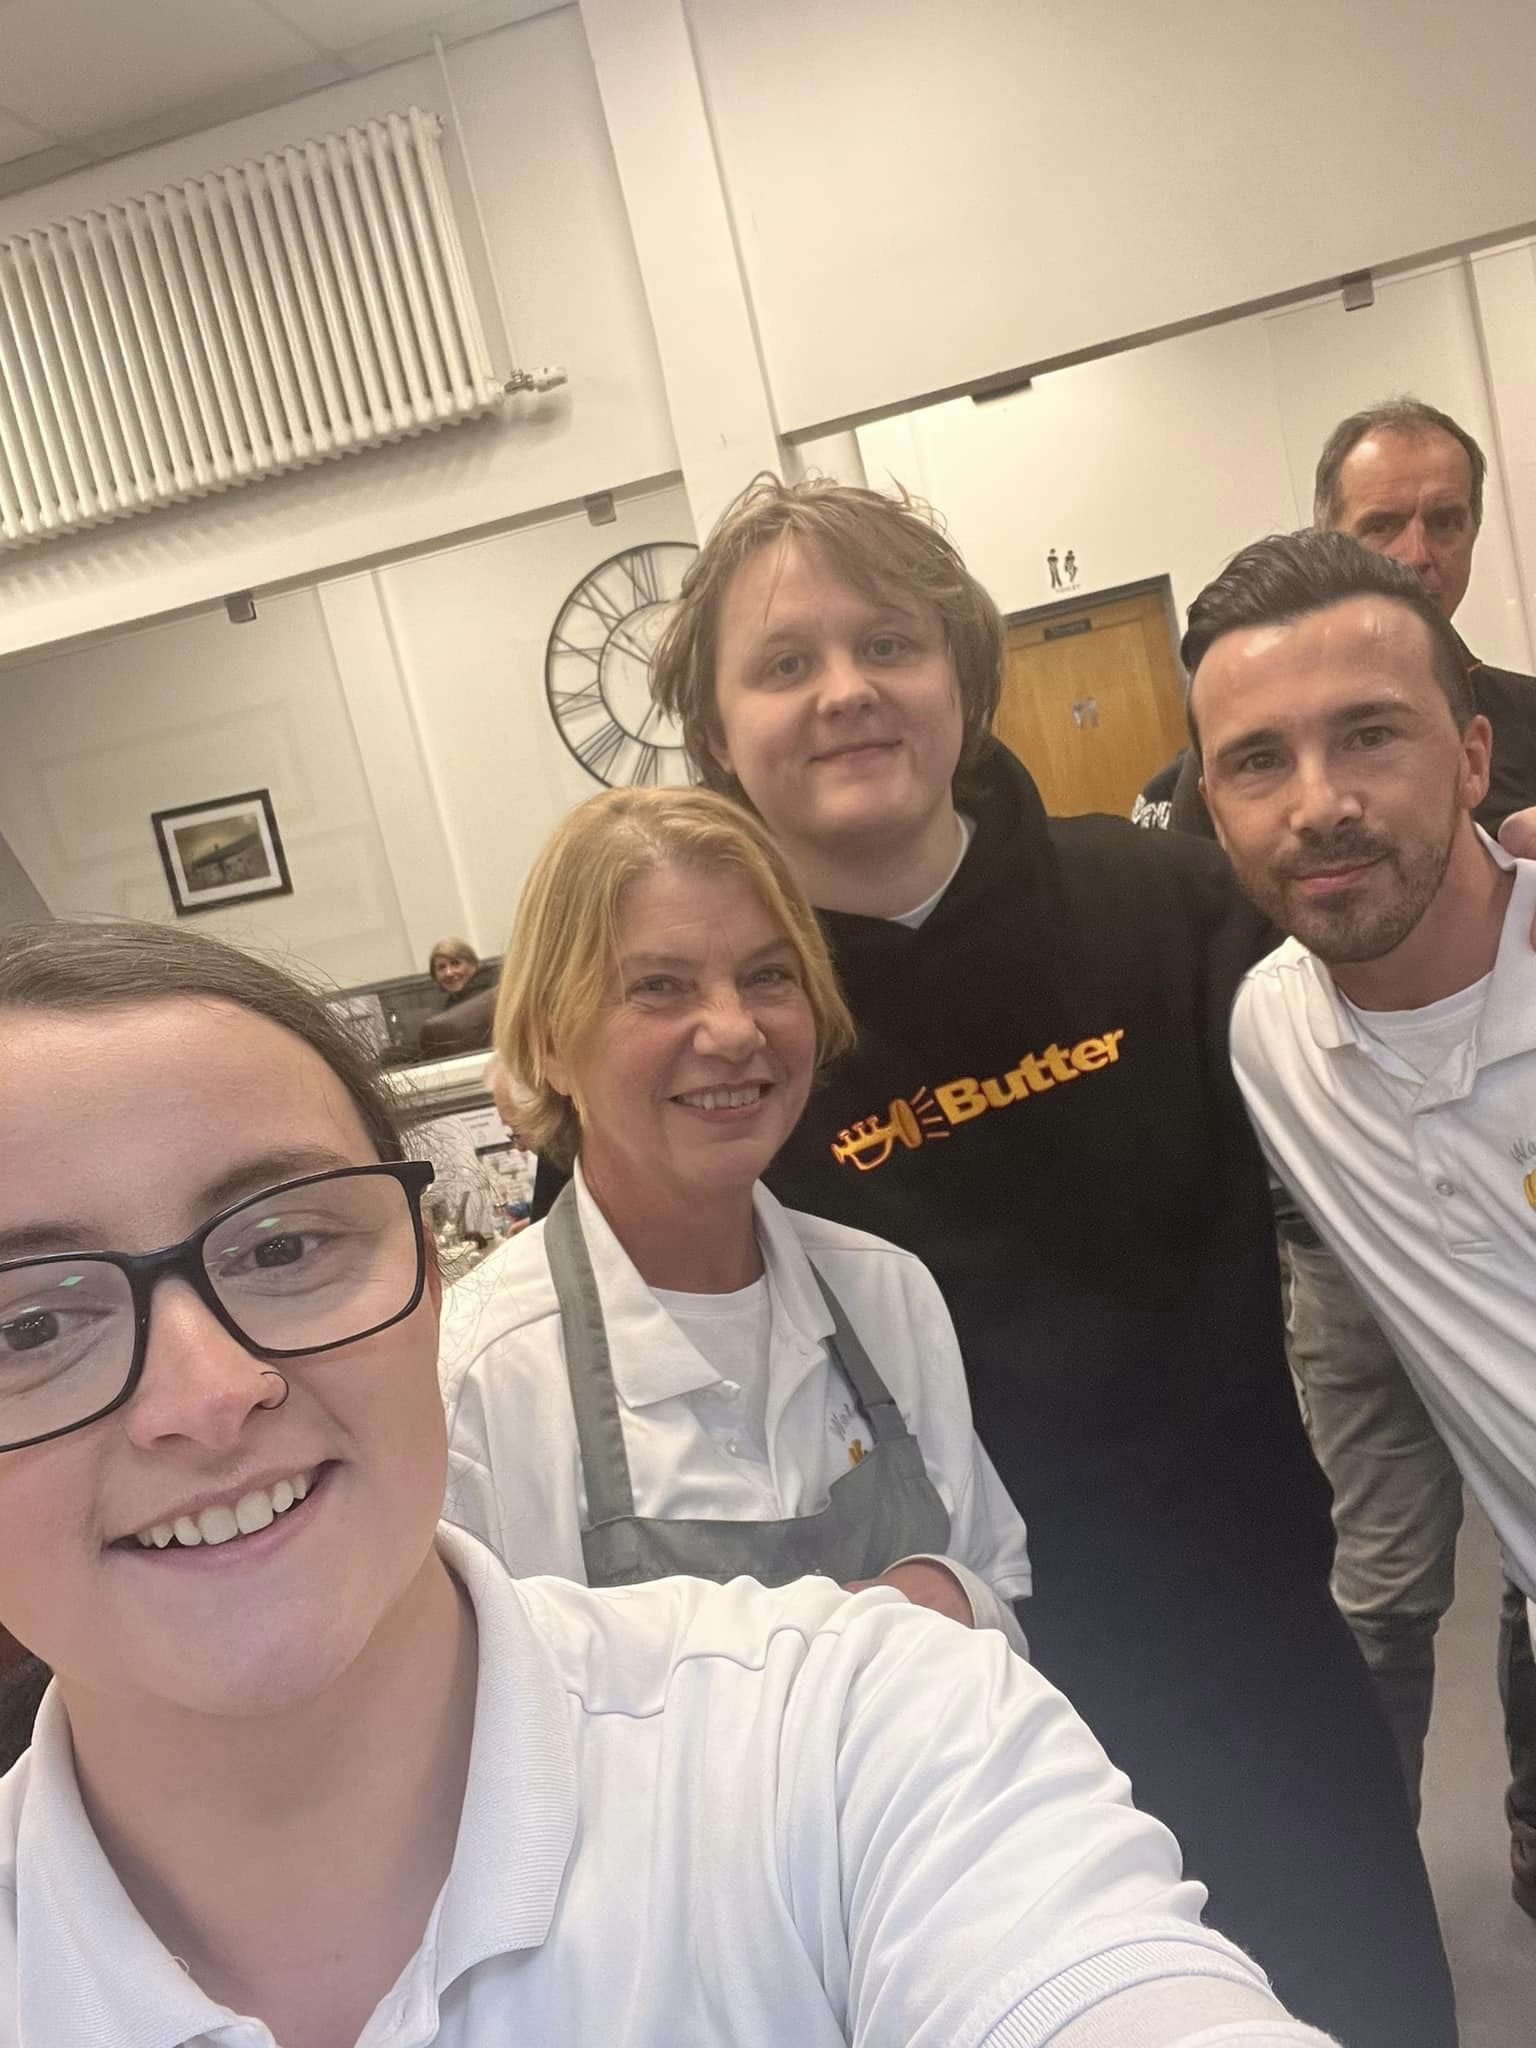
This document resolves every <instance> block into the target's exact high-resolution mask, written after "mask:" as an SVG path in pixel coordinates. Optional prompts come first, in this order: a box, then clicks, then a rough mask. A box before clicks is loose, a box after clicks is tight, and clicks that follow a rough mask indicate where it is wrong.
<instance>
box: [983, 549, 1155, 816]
mask: <svg viewBox="0 0 1536 2048" xmlns="http://www.w3.org/2000/svg"><path fill="white" fill-rule="evenodd" d="M993 731H994V732H996V734H997V736H998V738H999V739H1000V740H1002V741H1003V743H1004V745H1006V746H1008V747H1010V748H1012V750H1013V752H1014V753H1015V754H1017V755H1018V757H1019V759H1020V760H1021V761H1022V762H1023V763H1024V765H1025V767H1026V768H1027V769H1028V770H1029V772H1030V774H1031V775H1032V776H1033V777H1034V778H1035V781H1036V783H1037V784H1038V786H1039V790H1040V794H1041V796H1042V798H1043V799H1044V801H1045V807H1046V809H1047V810H1048V811H1050V812H1051V813H1052V814H1053V815H1054V816H1056V817H1072V816H1074V815H1075V814H1076V813H1078V812H1080V811H1110V812H1112V813H1114V814H1115V815H1116V816H1119V817H1122V818H1123V817H1128V816H1129V815H1130V810H1131V806H1132V804H1133V803H1134V802H1135V801H1136V798H1137V795H1138V794H1139V792H1140V790H1141V787H1142V785H1143V784H1144V783H1145V782H1146V780H1147V778H1148V777H1149V776H1151V775H1154V774H1156V772H1157V770H1158V769H1159V768H1161V767H1162V766H1163V765H1164V763H1165V762H1167V761H1171V760H1172V759H1173V756H1174V755H1175V754H1176V753H1177V752H1178V750H1179V748H1180V747H1182V746H1184V745H1185V744H1186V743H1187V741H1188V737H1189V735H1188V733H1187V732H1186V730H1185V725H1184V686H1183V682H1182V680H1181V677H1180V673H1179V665H1178V661H1177V659H1176V658H1175V655H1174V651H1173V640H1172V636H1171V634H1170V632H1169V628H1168V609H1167V604H1166V601H1165V596H1164V591H1163V588H1162V586H1160V585H1156V586H1154V587H1153V588H1151V589H1149V590H1141V591H1135V592H1133V593H1132V594H1131V595H1130V596H1128V597H1115V598H1109V599H1106V600H1102V601H1099V602H1095V601H1094V600H1093V599H1092V598H1088V599H1085V601H1084V602H1083V603H1082V604H1081V605H1075V606H1066V607H1063V606H1052V607H1051V609H1050V611H1049V612H1048V613H1045V614H1043V615H1041V616H1037V617H1035V618H1031V619H1023V620H1020V621H1019V622H1018V623H1017V624H1016V625H1013V626H1010V627H1009V628H1008V632H1007V640H1006V649H1005V655H1004V668H1003V694H1002V699H1001V702H1000V703H999V705H998V710H997V717H996V719H995V721H994V722H993Z"/></svg>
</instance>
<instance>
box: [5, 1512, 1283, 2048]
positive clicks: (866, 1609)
mask: <svg viewBox="0 0 1536 2048" xmlns="http://www.w3.org/2000/svg"><path fill="white" fill-rule="evenodd" d="M440 1543H441V1548H442V1552H443V1555H444V1557H445V1559H446V1560H447V1562H448V1564H449V1566H450V1568H451V1569H452V1571H453V1572H454V1573H455V1575H456V1576H457V1577H458V1578H459V1579H460V1580H461V1582H462V1583H463V1585H464V1586H465V1588H466V1591H467V1592H468V1595H469V1597H470V1599H471V1600H472V1602H473V1605H474V1608H475V1614H476V1619H477V1623H478V1628H479V1647H480V1661H479V1680H478V1690H477V1696H476V1718H475V1732H474V1741H473V1749H472V1753H471V1759H470V1769H469V1778H468V1784H467V1787H466V1793H465V1806H464V1814H463V1820H462V1823H461V1826H460V1831H459V1838H458V1845H457V1848H456V1850H455V1855H454V1862H453V1868H452V1870H451V1872H450V1874H449V1877H448V1881H447V1883H446V1885H445V1886H444V1889H443V1892H442V1894H441V1895H440V1897H439V1899H438V1902H437V1905H436V1907H435V1908H434V1910H433V1913H432V1916H431V1919H430V1921H429V1924H428V1926H427V1929H426V1932H425V1936H424V1939H423V1942H422V1945H421V1948H420V1949H419V1950H418V1952H417V1954H416V1955H415V1956H414V1957H413V1958H412V1960H411V1962H410V1963H409V1964H408V1965H407V1967H406V1969H405V1970H404V1971H403V1972H402V1974H401V1976H400V1978H399V1981H398V1982H397V1983H396V1985H395V1987H394V1988H393V1990H392V1991H391V1992H390V1993H389V1994H388V1996H387V1997H386V1998H385V1999H384V2000H383V2001H382V2003H381V2004H380V2005H379V2007H378V2008H377V2010H376V2011H375V2013H374V2015H373V2017H372V2019H371V2020H370V2022H369V2024H368V2026H367V2027H366V2028H365V2029H364V2031H363V2033H362V2035H361V2036H360V2037H359V2041H358V2048H386V2044H387V2048H427V2044H434V2048H506V2044H507V2043H508V2042H514V2041H516V2042H528V2043H537V2044H540V2048H574V2044H576V2043H585V2042H592V2043H597V2042H603V2043H613V2044H614V2048H721V2044H724V2043H727V2042H728V2043H730V2044H731V2048H784V2044H785V2043H788V2042H793V2043H794V2044H795V2048H836V2044H839V2043H847V2042H855V2043H859V2044H867V2048H898V2044H900V2048H941V2044H942V2048H973V2044H982V2043H986V2044H989V2048H1032V2044H1042V2043H1047V2042H1050V2043H1059V2044H1062V2048H1065V2043H1066V2042H1068V2041H1071V2040H1072V2039H1073V2033H1072V2030H1073V2028H1074V2027H1075V2026H1076V2025H1077V2023H1078V2022H1079V2021H1083V2023H1084V2025H1085V2026H1087V2027H1091V2028H1092V2033H1091V2038H1092V2039H1093V2040H1096V2041H1098V2040H1113V2041H1135V2042H1136V2043H1137V2044H1138V2048H1168V2044H1173V2043H1178V2044H1180V2048H1185V2044H1193V2043H1195V2042H1197V2041H1198V2042H1199V2043H1200V2044H1201V2048H1205V2044H1206V2043H1207V2042H1209V2043H1210V2044H1212V2048H1214V2044H1215V2043H1217V2042H1218V2041H1228V2040H1231V2041H1236V2040H1239V2039H1241V2040H1242V2041H1243V2042H1244V2044H1245V2048H1258V2044H1260V2043H1262V2044H1266V2048H1268V2044H1274V2048H1281V2044H1285V2048H1306V2044H1311V2048H1321V2037H1320V2036H1318V2035H1316V2034H1313V2033H1312V2032H1311V2031H1310V2030H1308V2029H1306V2028H1302V2027H1298V2026H1294V2025H1293V2024H1291V2023H1290V2022H1288V2021H1286V2020H1285V2019H1284V2018H1283V2016H1282V2015H1281V2014H1280V2012H1279V2009H1278V2007H1277V2006H1276V2005H1275V2004H1274V2001H1273V2000H1272V1999H1271V1998H1270V1996H1269V1994H1268V1992H1267V1991H1266V1989H1265V1988H1264V1980H1263V1978H1262V1976H1261V1974H1260V1972H1259V1971H1258V1969H1257V1967H1256V1966H1255V1965H1254V1964H1252V1963H1250V1962H1249V1961H1248V1960H1247V1958H1245V1957H1244V1956H1242V1955H1240V1954H1239V1953H1238V1951H1237V1950H1235V1949H1233V1948H1232V1947H1230V1946H1229V1945H1228V1944H1227V1943H1225V1942H1224V1941H1222V1940H1221V1938H1220V1937H1219V1936H1218V1935H1215V1934H1212V1933H1208V1932H1207V1931H1206V1930H1204V1929H1203V1928H1202V1927H1200V1926H1199V1924H1198V1919H1197V1916H1198V1913H1199V1909H1200V1905H1201V1902H1202V1898H1203V1893H1202V1891H1201V1888H1200V1887H1199V1886H1198V1885H1195V1884H1192V1883H1185V1882H1182V1881H1181V1880H1180V1877H1179V1864H1178V1853H1177V1849H1176V1847H1175V1845H1174V1842H1173V1840H1172V1837H1171V1836H1170V1835H1169V1834H1168V1833H1167V1832H1166V1830H1165V1829H1164V1828H1163V1827H1162V1826H1161V1825H1160V1824H1159V1823H1158V1822H1157V1821H1154V1820H1152V1819H1149V1818H1147V1817H1145V1816H1143V1815H1141V1814H1139V1813H1137V1812H1136V1811H1135V1810H1134V1809H1133V1808H1132V1807H1131V1806H1130V1804H1129V1802H1128V1800H1127V1798H1126V1786H1125V1781H1124V1779H1123V1778H1121V1777H1120V1776H1119V1775H1118V1774H1117V1773H1116V1772H1115V1771H1114V1770H1113V1769H1112V1768H1111V1766H1110V1765H1109V1763H1108V1762H1107V1760H1106V1759H1105V1757H1104V1755H1103V1753H1102V1752H1101V1751H1100V1750H1099V1748H1098V1746H1097V1745H1096V1744H1095V1742H1094V1741H1093V1738H1092V1737H1091V1736H1090V1735H1089V1734H1088V1732H1087V1730H1086V1729H1085V1728H1084V1727H1083V1726H1082V1724H1081V1723H1080V1722H1079V1721H1077V1719H1076V1718H1075V1716H1074V1715H1073V1714H1072V1712H1071V1710H1070V1708H1069V1707H1068V1706H1067V1704H1066V1702H1065V1701H1064V1700H1063V1699H1062V1698H1061V1697H1060V1696H1059V1695H1058V1694H1057V1693H1055V1692H1053V1691H1052V1689H1051V1688H1050V1687H1049V1686H1048V1685H1046V1683H1045V1682H1044V1680H1043V1679H1041V1678H1040V1677H1039V1676H1038V1674H1037V1673H1035V1672H1034V1671H1033V1670H1032V1669H1031V1668H1030V1667H1029V1666H1028V1665H1027V1664H1025V1663H1024V1662H1023V1661H1022V1660H1021V1659H1020V1658H1018V1657H1015V1656H1012V1655H1010V1654H1009V1652H1008V1650H1007V1648H1006V1646H1005V1645H1004V1644H1003V1643H1002V1641H1001V1640H1000V1639H999V1638H998V1636H997V1635H996V1634H992V1633H971V1632H969V1631H965V1630H961V1629H957V1628H956V1627H955V1626H954V1625H953V1624H952V1623H949V1622H946V1621H943V1620H942V1619H939V1618H938V1617H935V1616H933V1615H930V1614H925V1613H924V1612H922V1611H921V1610H920V1609H917V1608H913V1607H909V1606H908V1605H907V1604H906V1603H905V1602H904V1601H902V1600H901V1599H900V1598H899V1596H898V1595H896V1594H894V1593H891V1592H888V1591H885V1590H879V1591H875V1592H871V1593H865V1594H861V1595H859V1596H857V1597H856V1598H850V1597H849V1596H847V1595H844V1594H842V1593H840V1592H839V1591H838V1590H837V1588H835V1587H833V1586H830V1585H828V1584H826V1583H825V1582H824V1581H821V1580H816V1579H807V1580H801V1581H800V1582H799V1583H797V1584H796V1585H794V1586H790V1587H786V1588H783V1589H781V1590H780V1591H777V1592H769V1591H765V1590H764V1589H763V1588H761V1587H759V1586H756V1585H754V1584H752V1583H751V1582H749V1581H746V1580H739V1581H737V1582H736V1583H735V1584H733V1585H730V1586H724V1587H717V1586H711V1585H707V1584H705V1583H703V1582H701V1581H698V1580H692V1579H666V1580H661V1581H658V1582H657V1583H656V1584H654V1585H649V1586H641V1587H636V1588H633V1589H630V1590H626V1591H622V1592H610V1593H598V1592H591V1591H589V1590H587V1589H586V1588H584V1587H579V1586H575V1585H571V1584H567V1583H565V1582H562V1581H557V1580H525V1581H521V1582H515V1581H513V1580H512V1579H510V1578H509V1577H508V1576H507V1575H506V1573H505V1572H504V1570H503V1569H502V1567H501V1566H500V1565H499V1563H497V1561H496V1560H495V1559H494V1558H493V1557H492V1556H491V1555H490V1554H489V1553H488V1552H487V1551H485V1550H484V1549H483V1548H482V1547H481V1546H479V1545H478V1544H476V1543H475V1542H474V1541H473V1539H471V1538H469V1537H466V1536H465V1535H463V1534H462V1532H459V1531H456V1530H452V1529H448V1528H446V1527H445V1528H444V1529H443V1530H442V1531H441V1533H440ZM235 1846H237V1845H232V1847H235ZM345 1863H346V1858H345V1845H341V1844H339V1845H338V1854H337V1875H338V1878H339V1879H344V1875H345ZM1089 2014H1091V2015H1093V2016H1094V2018H1093V2020H1092V2021H1086V2020H1084V2015H1089ZM1106 2016H1109V2017H1111V2018H1114V2019H1116V2020H1117V2021H1122V2022H1123V2025H1121V2026H1120V2027H1118V2028H1117V2030H1115V2031H1112V2032H1110V2033H1108V2034H1103V2033H1101V2032H1100V2031H1099V2024H1100V2023H1102V2021H1103V2020H1104V2018H1105V2017H1106ZM1077 2038H1078V2039H1080V2040H1087V2039H1089V2038H1090V2035H1089V2034H1087V2033H1080V2034H1079V2035H1078V2036H1077ZM0 2043H3V2044H4V2048H273V2044H272V2037H271V2035H270V2034H269V2033H268V2031H267V2029H266V2027H265V2026H264V2025H262V2024H261V2023H260V2022H259V2021H256V2020H252V2019H243V2018H241V2017H240V2016H238V2015H236V2014H234V2013H232V2012H230V2011H228V2010H227V2009H225V2008H223V2007H221V2006H218V2005H216V2004H214V2003H213V2002H211V2001H210V2000H209V1999H207V1998H206V1997H204V1996H203V1994H202V1993H201V1992H200V1991H199V1989H198V1987H197V1986H196V1984H195V1983H193V1982H192V1981H191V1980H190V1978H189V1977H188V1976H187V1975H186V1974H185V1973H184V1972H183V1971H182V1970H181V1969H180V1968H179V1966H178V1965H177V1963H176V1962H175V1960H174V1959H173V1958H172V1957H171V1955H170V1954H169V1953H168V1952H167V1951H166V1950H165V1949H164V1948H163V1947H162V1946H161V1944H160V1943H159V1941H158V1940H157V1939H156V1938H155V1936H154V1935H153V1934H152V1933H151V1932H150V1930H149V1928H148V1927H147V1926H146V1925H145V1923H144V1922H143V1921H142V1920H141V1919H140V1918H139V1916H138V1914H137V1913H136V1912H135V1910H134V1908H133V1906H132V1905H131V1903H130V1902H129V1900H128V1897H127V1895H126V1894H125V1893H124V1891H123V1890H122V1888H121V1886H120V1885H119V1884H118V1881H117V1878H116V1877H115V1875H114V1873H113V1871H112V1869H111V1867H110V1865H109V1864H108V1863H107V1860H106V1858H105V1856H104V1855H103V1853H102V1851H101V1849H100V1847H99V1846H98V1844H97V1842H96V1839H95V1837H94V1835H93V1834H92V1832H91V1829H90V1825H89V1823H88V1821H87V1819H86V1816H85V1813H84V1810H83V1808H82V1805H81V1802H80V1798H79V1794H78V1791H77V1789H76V1784H75V1778H74V1771H73V1765H72V1761H71V1754H70V1744H69V1729H68V1724H67V1720H66V1717H65V1715H64V1712H63V1708H62V1705H61V1703H60V1700H59V1697H58V1693H57V1691H56V1690H55V1691H53V1692H51V1693H50V1694H49V1696H48V1698H47V1700H46V1701H45V1703H44V1706H43V1711H42V1714H41V1716H40V1719H39V1723H38V1732H37V1739H36V1742H35V1744H34V1746H33V1748H32V1750H31V1751H30V1752H29V1753H28V1754H27V1756H25V1757H24V1758H23V1759H22V1761H21V1762H20V1763H19V1764H18V1765H17V1766H16V1768H15V1769H14V1770H13V1771H12V1772H11V1773H10V1775H9V1776H8V1777H7V1778H6V1779H5V1780H4V1781H3V1782H0Z"/></svg>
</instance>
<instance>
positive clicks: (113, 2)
mask: <svg viewBox="0 0 1536 2048" xmlns="http://www.w3.org/2000/svg"><path fill="white" fill-rule="evenodd" d="M90 17H91V18H90V28H89V31H88V32H87V33H84V34H83V33H82V31H81V23H80V18H79V16H78V14H76V15H73V16H72V15H71V10H69V9H67V8H64V7H60V6H59V5H58V0H12V4H11V5H9V6H7V7H6V8H5V10H4V13H3V16H0V81H3V84H0V91H3V93H4V97H5V104H6V105H7V107H8V108H9V109H10V110H11V112H12V113H13V114H15V115H18V116H19V117H20V118H21V119H22V120H24V121H35V122H36V123H37V124H38V125H39V126H40V127H42V128H46V129H49V130H51V131H52V132H53V134H55V135H59V136H84V135H90V134H92V133H93V132H96V131H99V130H105V129H117V128H122V127H124V126H126V125H128V124H130V123H132V122H136V121H142V120H146V119H148V118H150V117H151V116H153V115H155V114H158V113H160V112H161V111H163V110H164V109H165V108H168V107H175V106H178V105H181V104H183V103H185V102H189V101H198V100H202V99H205V98H207V97H208V96H209V95H211V94H214V93H218V92H227V91H228V90H230V89H231V88H232V87H234V86H237V85H240V84H242V83H245V82H246V81H249V80H251V79H256V78H260V77H262V76H264V75H265V74H267V73H271V72H286V71H290V70H293V69H295V68H297V67H299V66H300V65H303V64H305V63H306V62H308V61H309V60H310V59H312V58H313V56H314V54H315V52H314V46H313V44H312V43H311V42H310V41H309V40H308V39H307V38H306V37H304V36H303V35H302V34H300V33H299V31H298V30H296V29H294V28H292V27H290V26H289V25H288V24H287V23H285V22H283V21H280V20H278V19H277V18H276V17H275V16H274V15H272V14H270V13H269V12H268V11H267V10H266V9H265V8H264V7H261V6H259V5H257V4H256V0H150V4H145V0H109V4H106V5H97V6H95V7H93V8H92V9H91V10H90Z"/></svg>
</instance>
